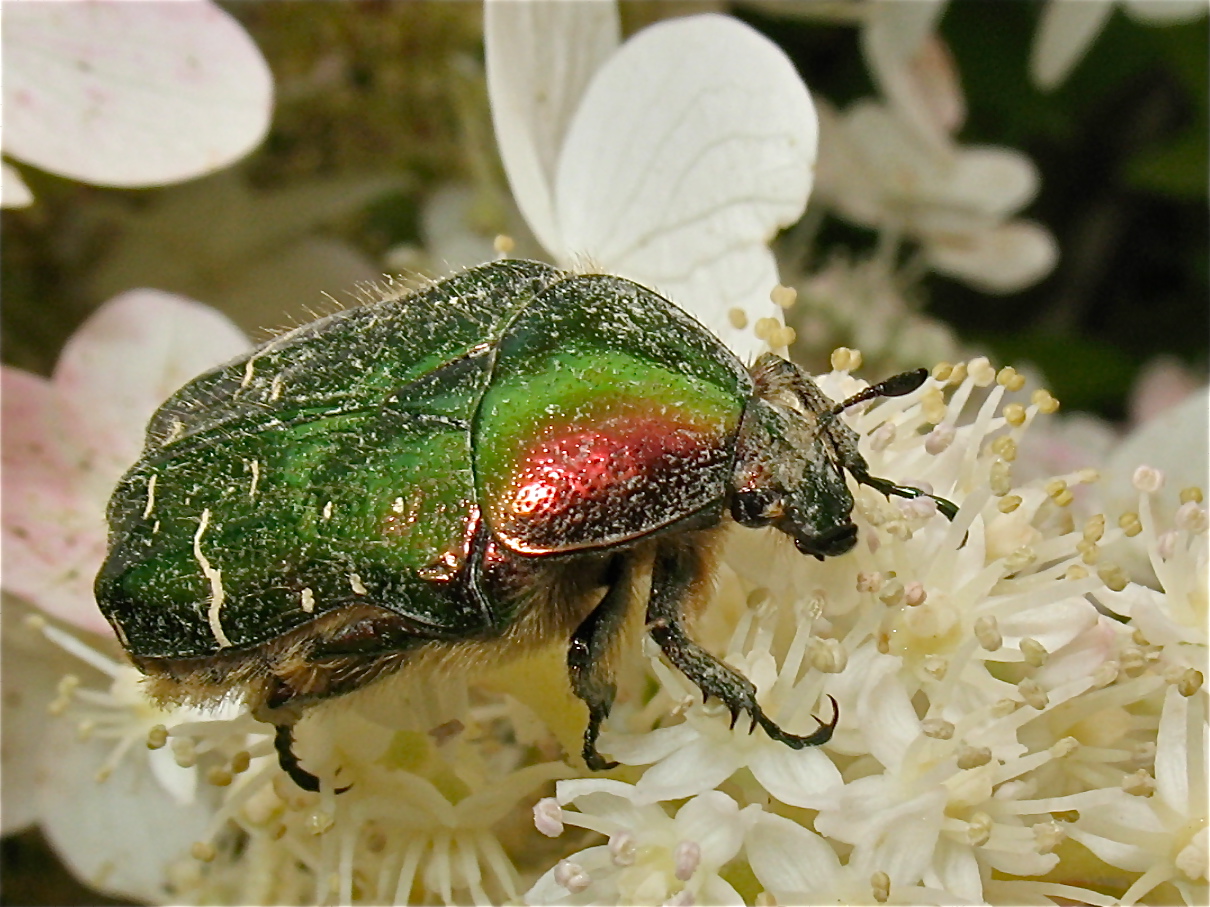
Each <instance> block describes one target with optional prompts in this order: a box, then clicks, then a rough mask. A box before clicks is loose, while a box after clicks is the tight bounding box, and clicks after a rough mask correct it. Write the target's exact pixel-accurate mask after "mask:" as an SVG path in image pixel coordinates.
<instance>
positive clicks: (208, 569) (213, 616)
mask: <svg viewBox="0 0 1210 907" xmlns="http://www.w3.org/2000/svg"><path fill="white" fill-rule="evenodd" d="M209 525H210V508H206V509H205V510H203V511H202V518H201V520H199V521H198V524H197V532H196V533H194V536H193V556H194V557H195V558H196V559H197V563H198V566H199V567H201V568H202V574H203V575H204V576H205V577H206V579H208V580H210V607H209V609H208V610H207V612H206V619H207V620H208V621H209V622H210V632H211V633H212V634H214V639H215V641H216V642H217V643H218V645H219V648H220V649H225V648H227V647H228V646H230V645H231V640H229V639H228V638H227V634H226V633H224V632H223V625H222V624H221V623H220V622H219V615H220V614H221V613H222V610H223V601H224V599H226V597H227V593H226V591H225V590H224V589H223V571H222V570H219V569H218V568H217V567H212V566H210V561H208V560H207V559H206V555H204V554H202V536H203V535H204V534H205V532H206V527H207V526H209Z"/></svg>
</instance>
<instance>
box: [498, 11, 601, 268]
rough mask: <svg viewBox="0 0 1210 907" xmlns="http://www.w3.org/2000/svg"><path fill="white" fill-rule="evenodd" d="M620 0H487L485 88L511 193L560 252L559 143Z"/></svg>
mask: <svg viewBox="0 0 1210 907" xmlns="http://www.w3.org/2000/svg"><path fill="white" fill-rule="evenodd" d="M620 33H621V25H620V23H619V21H618V10H617V4H615V3H612V2H608V3H566V2H557V0H556V2H531V3H520V2H501V0H494V2H489V3H488V4H487V5H486V6H485V7H484V11H483V44H484V53H485V57H486V60H487V90H488V97H489V98H490V100H491V109H492V122H493V124H494V125H495V129H496V143H497V145H499V148H500V159H501V161H503V163H504V170H505V172H506V173H507V174H508V182H509V186H510V187H511V188H512V190H513V198H514V199H516V202H517V206H518V207H519V208H520V209H521V213H522V214H523V215H524V216H525V220H526V222H527V223H528V224H529V227H530V229H531V230H533V232H534V235H535V236H536V237H537V238H538V241H539V242H540V243H542V245H543V246H545V247H546V249H547V251H549V252H550V253H551V254H552V255H554V256H556V257H561V256H562V255H563V251H564V249H563V243H562V240H561V238H560V233H559V224H558V222H557V220H556V217H555V205H554V198H553V192H554V183H555V172H556V168H557V166H558V159H559V151H560V149H561V148H562V147H563V140H564V137H565V134H566V132H567V128H568V124H569V123H570V122H571V119H572V117H573V116H574V114H575V112H576V109H577V108H578V107H579V105H580V101H581V98H582V97H583V94H584V90H585V88H586V87H587V85H588V83H589V80H590V79H591V78H592V76H593V74H594V73H595V72H596V71H597V70H598V69H599V68H600V67H601V65H602V64H603V63H604V62H605V60H606V59H607V58H608V57H609V56H610V55H611V54H612V53H613V52H614V51H615V50H616V49H617V46H618V43H619V41H620Z"/></svg>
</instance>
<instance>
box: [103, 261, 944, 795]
mask: <svg viewBox="0 0 1210 907" xmlns="http://www.w3.org/2000/svg"><path fill="white" fill-rule="evenodd" d="M925 376H926V373H925V372H924V370H920V371H919V372H909V373H907V374H905V375H900V376H898V377H896V378H892V379H890V380H889V381H886V382H883V383H882V384H880V385H875V386H874V387H872V388H869V389H867V390H866V391H864V392H862V393H861V394H858V395H857V396H856V397H853V398H851V399H850V400H846V401H845V402H844V403H841V404H839V405H833V402H832V401H831V400H829V399H828V398H827V397H826V396H825V395H824V394H823V393H822V392H821V391H820V390H819V388H818V387H817V386H816V385H815V384H814V382H812V381H811V379H810V378H809V377H807V376H806V375H805V374H804V373H803V372H802V371H801V370H800V369H799V368H798V367H797V366H795V365H794V364H792V363H790V362H788V361H786V360H784V359H781V358H779V357H777V356H775V355H772V354H766V355H764V356H762V357H761V358H760V359H758V360H757V362H756V363H755V364H754V365H753V366H752V368H751V369H747V368H745V367H744V366H743V365H742V364H741V363H740V362H739V360H738V359H736V357H735V356H734V355H733V354H732V353H731V352H730V351H729V350H728V349H727V348H726V347H725V346H724V345H723V344H722V343H721V342H720V341H719V340H718V339H716V338H715V337H714V336H713V335H712V334H710V333H709V332H708V331H707V330H706V329H705V328H703V327H702V326H701V325H700V324H698V323H697V322H696V321H694V320H693V318H691V317H690V316H689V315H687V314H686V313H685V312H684V311H683V310H681V309H680V308H678V307H677V306H676V305H674V304H672V303H671V302H669V301H667V300H666V299H663V298H662V297H660V296H659V295H657V294H656V293H654V292H652V291H651V290H648V289H646V288H644V287H641V286H639V285H637V284H635V283H632V282H630V281H628V280H623V279H621V278H618V277H611V276H606V275H600V274H587V275H584V274H570V273H567V272H564V271H560V270H557V269H555V268H553V267H551V266H549V265H545V264H540V263H537V262H531V261H520V260H504V261H497V262H493V263H490V264H486V265H482V266H480V267H477V268H472V269H470V270H467V271H463V272H461V273H459V274H456V275H454V276H452V277H450V278H447V279H445V280H443V281H441V282H439V283H436V284H433V285H431V286H429V287H428V288H426V289H423V290H421V291H418V292H416V293H413V294H411V295H408V296H404V297H402V298H397V299H389V300H386V301H383V302H380V303H376V304H373V305H367V306H363V307H359V308H353V309H349V310H346V311H342V312H339V313H336V314H334V315H330V316H328V317H326V318H322V319H320V320H318V321H316V322H313V323H311V324H309V325H305V326H303V327H300V328H298V329H296V330H294V331H291V332H289V333H286V334H283V335H282V336H280V337H277V338H276V339H274V340H271V341H269V342H268V343H265V344H264V345H262V346H260V347H259V348H257V349H256V350H254V351H252V352H251V353H249V354H248V355H246V356H244V357H242V358H240V359H237V360H235V361H233V362H230V363H228V364H227V365H224V366H222V367H220V368H217V369H214V370H213V371H210V372H207V373H206V374H203V375H201V376H200V377H198V378H196V379H194V380H193V381H191V382H189V383H188V384H187V385H185V386H184V387H183V388H182V389H181V390H179V391H178V392H177V393H176V394H175V395H173V396H172V397H171V398H170V399H169V400H168V401H167V402H166V403H165V404H164V405H163V406H162V407H161V408H160V409H159V411H158V412H157V413H156V414H155V416H154V417H153V418H152V420H151V422H150V424H149V426H148V429H147V439H146V447H145V450H144V451H143V454H142V456H141V458H140V459H139V461H138V462H137V463H136V464H135V465H134V467H133V468H132V469H131V470H130V471H129V472H128V473H127V474H126V476H125V477H124V478H123V479H122V480H121V482H120V484H119V485H118V487H117V489H116V490H115V491H114V494H113V498H112V500H111V501H110V505H109V512H108V518H109V524H110V539H109V553H108V556H107V559H106V561H105V563H104V565H103V566H102V568H101V571H100V573H99V575H98V576H97V581H96V596H97V601H98V602H99V604H100V606H101V610H102V611H103V612H104V614H105V616H106V617H107V618H108V619H109V621H110V623H111V624H112V625H113V628H114V630H115V631H116V632H117V635H118V638H119V639H120V640H121V642H122V644H123V645H124V646H125V648H126V649H127V651H128V652H129V653H130V655H131V657H132V659H133V660H134V663H135V664H136V665H137V666H138V667H139V668H140V669H141V670H142V671H143V672H144V673H146V674H147V675H149V676H150V678H151V679H152V682H151V692H152V694H153V695H154V696H155V697H157V698H158V699H159V700H161V701H164V702H182V701H189V702H206V701H215V700H218V699H220V698H222V697H225V696H229V695H231V694H232V693H236V694H239V695H242V696H243V697H244V699H245V700H246V701H247V702H248V703H249V704H250V705H251V706H252V707H253V709H254V710H255V712H256V713H257V714H258V716H260V717H262V718H265V719H267V720H270V721H272V722H274V723H275V724H276V725H277V727H278V732H277V738H276V739H277V750H278V753H279V756H280V761H281V764H282V767H283V768H284V769H285V770H286V771H287V772H289V774H290V775H291V777H292V778H294V780H295V781H296V782H297V783H298V784H299V785H300V786H302V787H304V788H307V789H309V790H315V789H316V788H317V784H318V782H317V779H316V778H315V777H314V776H313V775H311V774H310V773H309V772H307V771H306V770H305V769H303V768H302V767H301V766H300V765H299V762H298V760H297V758H296V757H295V756H294V754H293V751H292V749H291V740H292V737H291V733H292V732H291V726H292V724H293V722H294V721H296V720H297V718H298V716H299V714H300V711H301V708H302V707H303V706H305V705H306V704H308V703H313V702H316V701H318V700H321V699H325V698H328V697H331V696H338V695H340V694H342V693H347V692H350V691H352V690H354V689H357V688H359V687H361V686H363V685H365V684H367V683H369V682H371V681H373V680H375V679H376V678H379V677H382V676H384V675H386V674H388V673H390V672H393V671H395V670H397V669H399V668H401V667H403V666H404V665H408V664H412V663H418V662H427V663H429V664H433V663H437V664H440V663H442V662H445V663H447V664H455V663H457V664H466V663H467V659H472V660H473V659H478V660H480V661H491V660H495V659H499V658H501V657H508V656H509V655H510V654H513V653H516V652H520V651H522V650H524V649H525V648H527V647H531V646H534V645H539V644H544V643H547V642H551V641H554V640H568V641H569V648H568V656H567V665H568V671H569V675H570V680H571V688H572V690H573V691H574V693H575V695H576V696H578V697H579V698H580V699H582V700H583V701H584V702H585V703H586V705H587V706H588V713H589V722H588V727H587V730H586V731H585V734H584V749H583V756H584V759H585V761H586V762H587V764H588V765H589V766H590V767H591V768H593V769H602V768H607V767H609V765H610V763H606V762H605V760H604V759H603V758H602V757H601V756H600V754H599V753H598V752H597V749H596V739H597V735H598V732H599V730H600V726H601V722H602V721H603V720H604V719H605V717H606V716H607V715H608V714H609V710H610V706H611V704H612V701H613V697H614V684H613V681H612V672H611V668H610V665H609V658H608V657H607V656H608V653H609V650H610V649H611V644H612V642H613V640H614V638H615V636H616V635H617V634H618V632H619V630H620V628H621V627H622V625H623V623H624V621H625V616H626V614H627V611H628V609H629V608H630V607H631V605H632V603H633V600H634V598H635V597H636V596H635V592H634V588H635V586H636V583H637V580H638V578H639V577H640V576H643V575H647V574H649V575H650V590H651V591H650V594H649V596H648V599H647V603H646V624H647V629H648V631H649V632H650V633H651V635H652V637H653V638H654V639H655V641H656V642H657V643H658V644H659V646H660V648H661V649H662V650H663V652H664V654H665V655H666V656H667V657H668V659H669V660H670V661H671V662H672V664H674V665H675V666H676V667H677V668H678V669H680V670H681V671H682V672H684V674H685V675H686V676H688V677H689V678H690V679H691V680H692V681H693V682H694V683H695V684H696V685H697V686H698V687H699V688H700V689H701V691H702V694H703V695H704V696H706V697H709V696H711V695H713V696H716V697H718V699H719V700H721V701H722V702H723V703H725V704H726V706H727V707H728V708H729V710H730V712H731V717H732V723H733V724H734V722H735V720H736V719H737V717H738V716H739V714H740V713H741V712H747V713H748V714H749V715H750V716H751V719H752V727H753V728H755V727H756V725H757V724H759V725H760V726H761V727H762V728H763V729H764V730H765V732H766V733H767V734H769V735H770V736H771V737H773V738H774V739H777V740H779V741H781V742H783V743H785V744H787V745H789V746H792V747H795V748H799V747H803V746H812V745H817V744H820V743H824V742H826V741H827V740H828V739H829V738H830V736H831V734H832V729H833V728H834V727H835V724H836V720H837V716H836V715H835V714H834V716H833V719H832V722H831V723H830V724H827V725H825V724H823V723H822V722H820V727H819V728H818V729H817V730H816V731H815V732H814V733H812V734H810V735H808V736H795V735H793V734H789V733H786V732H785V731H783V730H782V729H781V728H780V727H778V726H777V724H776V723H774V722H773V721H772V720H770V719H769V718H768V717H766V716H765V714H764V713H763V712H762V711H761V708H760V705H759V704H758V703H757V701H756V690H755V687H754V686H753V685H752V683H751V682H750V681H748V680H747V678H745V677H743V676H742V675H740V674H739V673H737V672H736V671H734V670H732V669H730V668H728V667H726V666H725V665H723V664H722V663H721V662H720V661H719V660H718V659H716V658H715V657H714V656H712V655H710V654H709V653H708V652H706V651H705V650H704V649H702V648H701V647H699V646H698V645H697V644H695V643H694V642H693V641H692V640H691V639H690V638H689V637H688V636H687V635H686V633H685V631H684V629H683V628H682V621H683V620H684V619H685V618H686V617H687V616H689V615H691V614H692V613H693V612H694V610H695V608H696V607H697V606H699V605H700V604H701V602H702V599H703V598H704V597H705V595H706V594H707V591H708V589H709V586H710V583H709V578H710V576H711V572H712V570H713V566H714V565H713V557H714V556H713V554H712V552H713V551H715V550H716V548H717V546H716V545H713V544H711V542H712V540H713V537H714V536H715V535H716V534H717V533H718V532H719V531H720V529H721V527H722V526H723V524H724V523H725V522H726V520H727V519H728V518H730V519H733V520H734V521H736V522H738V523H741V524H742V525H745V526H766V525H772V526H775V527H776V528H778V529H780V530H781V531H783V532H785V533H786V534H788V535H789V536H791V537H792V538H793V539H794V542H795V544H796V545H797V546H798V548H799V550H800V551H802V552H803V553H805V554H810V555H814V556H815V557H818V558H823V557H824V556H827V555H838V554H843V553H845V552H846V551H848V550H850V549H851V548H852V547H853V546H854V544H855V543H856V534H857V530H856V527H855V526H854V525H853V522H852V519H851V514H852V509H853V496H852V493H851V492H850V490H849V488H848V486H847V484H846V480H845V472H846V471H847V472H848V473H849V474H850V475H851V476H852V477H853V478H854V479H855V480H856V481H858V482H860V483H864V484H866V485H870V486H872V487H874V488H876V489H878V490H879V491H882V492H884V493H886V494H894V495H901V496H903V497H920V496H924V495H925V494H926V493H925V492H923V491H921V490H920V489H917V488H913V487H910V486H900V485H895V484H893V483H891V482H889V481H887V480H885V479H879V478H876V477H873V476H871V475H870V474H869V470H868V468H867V466H866V463H865V461H864V460H863V459H862V457H861V455H860V454H859V453H858V450H857V436H856V434H855V433H854V432H853V431H852V430H851V429H849V428H848V427H846V426H845V425H844V424H843V423H842V422H841V421H840V420H839V419H837V418H836V416H837V415H838V414H839V413H840V412H841V411H842V410H843V409H844V408H845V407H847V406H851V405H853V404H854V403H857V402H860V401H863V400H867V399H871V398H873V397H876V396H881V395H895V394H902V393H907V392H909V391H911V390H913V389H915V388H916V387H919V386H920V384H921V383H922V382H923V380H924V378H925ZM927 496H929V497H931V495H927ZM935 500H937V501H938V504H939V505H940V509H941V510H942V511H943V512H944V513H945V514H946V515H947V516H949V517H951V518H952V517H953V515H954V512H955V508H954V505H953V504H951V503H949V502H948V501H944V500H943V499H939V498H935ZM834 711H835V710H834Z"/></svg>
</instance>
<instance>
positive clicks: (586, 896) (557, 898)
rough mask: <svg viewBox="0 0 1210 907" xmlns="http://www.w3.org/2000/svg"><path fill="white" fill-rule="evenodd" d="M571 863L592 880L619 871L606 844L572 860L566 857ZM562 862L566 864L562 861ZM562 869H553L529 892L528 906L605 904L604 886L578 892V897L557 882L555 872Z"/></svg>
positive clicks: (592, 848)
mask: <svg viewBox="0 0 1210 907" xmlns="http://www.w3.org/2000/svg"><path fill="white" fill-rule="evenodd" d="M564 859H566V860H567V861H568V862H570V863H575V864H576V865H577V866H579V867H580V868H581V869H583V870H584V871H585V872H586V873H587V874H588V876H589V878H593V877H600V876H604V875H607V874H609V873H611V872H612V871H613V870H614V869H615V867H614V866H613V863H612V854H611V853H610V851H609V846H608V845H605V844H602V845H600V846H599V847H589V848H587V849H586V850H581V851H580V852H578V853H573V854H572V855H571V856H569V857H565V858H564ZM560 862H562V861H560ZM557 868H558V863H556V864H555V865H554V866H552V867H551V868H550V869H549V870H547V872H545V873H544V874H543V875H542V877H541V878H540V879H538V881H537V882H535V883H534V886H533V887H532V888H531V889H529V891H527V892H525V894H524V895H523V897H522V901H523V902H524V903H526V904H529V905H532V907H537V905H540V904H551V905H564V904H566V905H577V907H578V905H582V904H583V905H586V904H601V903H605V900H604V899H603V897H602V894H603V888H604V886H601V885H599V884H598V885H589V886H588V888H586V889H584V890H583V891H577V892H575V893H574V894H573V893H571V892H569V891H568V890H567V889H566V888H564V887H563V886H562V885H560V884H559V883H558V882H556V881H555V870H556V869H557Z"/></svg>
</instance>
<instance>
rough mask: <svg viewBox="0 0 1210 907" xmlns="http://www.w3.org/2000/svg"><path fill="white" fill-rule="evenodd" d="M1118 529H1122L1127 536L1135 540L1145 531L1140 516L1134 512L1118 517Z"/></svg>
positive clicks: (1130, 511) (1129, 511)
mask: <svg viewBox="0 0 1210 907" xmlns="http://www.w3.org/2000/svg"><path fill="white" fill-rule="evenodd" d="M1118 528H1120V529H1121V530H1122V531H1123V532H1124V533H1126V535H1127V536H1129V537H1131V538H1133V537H1134V536H1136V535H1138V534H1139V533H1140V532H1142V531H1143V524H1142V523H1141V522H1140V521H1139V515H1138V514H1137V513H1135V512H1134V511H1133V510H1128V511H1126V512H1125V513H1123V514H1122V515H1121V516H1120V517H1118Z"/></svg>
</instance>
